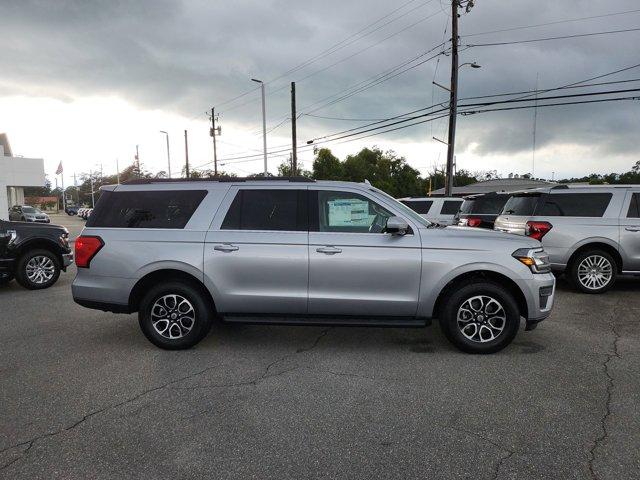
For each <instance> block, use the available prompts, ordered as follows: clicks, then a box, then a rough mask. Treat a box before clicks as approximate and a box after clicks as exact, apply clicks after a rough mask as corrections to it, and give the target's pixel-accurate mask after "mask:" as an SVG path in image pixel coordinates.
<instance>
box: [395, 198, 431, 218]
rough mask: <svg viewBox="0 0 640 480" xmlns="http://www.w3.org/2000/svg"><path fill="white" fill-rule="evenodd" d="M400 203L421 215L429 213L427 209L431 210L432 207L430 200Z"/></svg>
mask: <svg viewBox="0 0 640 480" xmlns="http://www.w3.org/2000/svg"><path fill="white" fill-rule="evenodd" d="M402 203H404V204H405V205H406V206H407V207H409V208H410V209H411V210H413V211H414V212H416V213H419V214H421V215H426V214H427V213H429V209H430V208H431V205H433V201H432V200H403V201H402Z"/></svg>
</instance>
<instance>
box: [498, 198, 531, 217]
mask: <svg viewBox="0 0 640 480" xmlns="http://www.w3.org/2000/svg"><path fill="white" fill-rule="evenodd" d="M539 199H540V195H514V196H512V197H511V198H509V200H507V203H505V205H504V208H503V209H502V214H503V215H523V216H531V215H533V213H534V212H535V211H536V205H537V204H538V200H539Z"/></svg>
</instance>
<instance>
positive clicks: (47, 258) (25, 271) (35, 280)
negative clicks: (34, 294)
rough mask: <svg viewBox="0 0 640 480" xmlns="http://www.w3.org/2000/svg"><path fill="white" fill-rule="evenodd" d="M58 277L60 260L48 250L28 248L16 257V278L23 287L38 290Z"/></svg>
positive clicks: (46, 286) (55, 280)
mask: <svg viewBox="0 0 640 480" xmlns="http://www.w3.org/2000/svg"><path fill="white" fill-rule="evenodd" d="M58 277H60V261H59V260H58V257H57V255H55V254H54V253H53V252H51V251H49V250H44V249H37V250H29V251H28V252H26V253H24V254H23V255H22V256H21V257H20V258H19V259H18V266H17V269H16V280H18V283H20V285H22V286H23V287H24V288H28V289H29V290H40V289H43V288H49V287H50V286H52V285H53V284H54V283H56V282H57V281H58Z"/></svg>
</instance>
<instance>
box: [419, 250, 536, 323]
mask: <svg viewBox="0 0 640 480" xmlns="http://www.w3.org/2000/svg"><path fill="white" fill-rule="evenodd" d="M513 263H514V268H509V267H506V266H504V265H501V264H497V263H492V262H472V263H465V264H464V265H459V266H457V267H455V268H453V269H451V268H450V264H449V265H448V268H447V265H446V263H443V264H439V265H436V266H435V267H434V265H433V264H429V265H425V266H424V267H423V278H422V282H421V292H420V302H419V305H418V316H419V317H426V318H431V317H433V315H434V307H435V304H436V301H437V300H438V297H439V296H440V294H441V293H442V291H443V290H444V288H445V287H446V286H447V285H448V284H449V283H450V282H451V281H452V280H455V279H456V278H458V277H461V276H463V275H465V274H469V273H475V272H491V273H495V274H499V275H502V276H505V277H507V278H509V279H510V280H511V281H513V282H514V283H515V284H516V285H517V286H518V288H519V289H520V291H521V292H522V293H523V295H524V297H525V300H526V302H527V305H532V304H534V303H535V299H534V298H533V294H532V293H531V291H530V289H529V288H528V287H527V280H530V279H531V277H532V276H533V274H532V273H531V272H530V270H529V269H528V268H527V267H526V266H525V265H521V266H520V265H518V263H517V262H513Z"/></svg>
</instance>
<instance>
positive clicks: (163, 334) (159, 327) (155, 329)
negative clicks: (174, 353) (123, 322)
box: [138, 282, 212, 350]
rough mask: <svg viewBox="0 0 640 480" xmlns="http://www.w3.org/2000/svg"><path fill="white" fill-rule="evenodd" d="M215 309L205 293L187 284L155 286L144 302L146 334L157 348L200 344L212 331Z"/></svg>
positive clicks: (142, 322) (141, 314)
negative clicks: (213, 311)
mask: <svg viewBox="0 0 640 480" xmlns="http://www.w3.org/2000/svg"><path fill="white" fill-rule="evenodd" d="M211 317H212V309H211V307H210V305H209V302H207V301H206V300H205V298H204V296H203V295H202V293H201V292H200V291H199V290H198V289H197V288H194V287H193V286H191V285H189V284H187V283H181V282H170V283H165V284H160V285H156V286H155V287H152V288H151V289H150V290H149V291H148V292H147V294H146V295H145V296H144V298H143V299H142V301H141V302H140V310H139V312H138V321H139V323H140V328H141V329H142V333H144V335H145V336H146V337H147V339H148V340H149V341H150V342H151V343H153V344H154V345H156V346H157V347H160V348H163V349H165V350H183V349H187V348H191V347H193V346H194V345H195V344H197V343H198V342H200V340H202V339H203V338H204V337H205V336H206V335H207V333H209V329H210V328H211Z"/></svg>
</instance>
